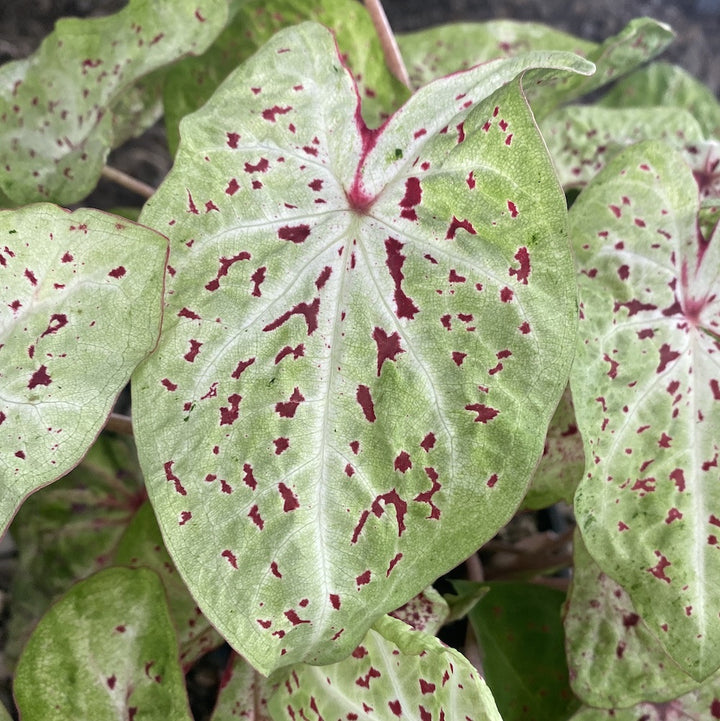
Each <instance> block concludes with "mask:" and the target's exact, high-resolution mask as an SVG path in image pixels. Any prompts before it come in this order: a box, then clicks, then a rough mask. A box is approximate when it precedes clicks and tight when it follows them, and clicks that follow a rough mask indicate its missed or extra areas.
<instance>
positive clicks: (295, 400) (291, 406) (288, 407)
mask: <svg viewBox="0 0 720 721" xmlns="http://www.w3.org/2000/svg"><path fill="white" fill-rule="evenodd" d="M304 400H305V396H303V394H302V393H301V392H300V390H299V388H298V387H297V386H296V387H295V390H293V392H292V395H291V396H290V400H289V401H287V402H286V403H282V402H280V403H276V404H275V412H276V413H277V414H278V415H279V416H280V417H281V418H294V417H295V411H297V409H298V406H299V405H300V404H301V403H302V402H303V401H304Z"/></svg>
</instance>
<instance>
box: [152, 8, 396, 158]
mask: <svg viewBox="0 0 720 721" xmlns="http://www.w3.org/2000/svg"><path fill="white" fill-rule="evenodd" d="M304 20H314V21H315V22H318V23H320V24H322V25H325V26H327V27H328V28H331V29H332V30H333V32H334V33H335V37H336V40H337V44H338V48H339V49H340V52H341V53H342V57H343V62H344V63H345V64H346V65H347V67H348V68H349V69H350V71H351V72H352V73H353V75H354V76H355V79H356V81H357V83H358V92H359V93H360V97H361V98H362V114H363V118H364V119H365V122H366V123H367V124H368V125H369V126H370V127H372V128H374V127H377V126H378V125H380V123H381V122H382V121H383V120H385V119H387V117H388V116H389V115H390V114H391V113H392V112H393V111H394V110H396V109H397V108H398V107H399V106H400V105H401V104H402V102H403V101H404V100H406V99H407V97H408V96H409V92H408V90H407V89H406V88H405V87H404V86H403V85H402V84H401V83H400V82H399V81H398V80H396V79H395V78H394V77H393V75H392V74H391V73H390V71H389V70H388V69H387V67H386V66H385V63H384V61H383V53H382V49H381V47H380V41H379V40H378V37H377V33H376V31H375V27H374V26H373V24H372V21H371V20H370V16H369V15H368V13H367V11H366V10H365V8H364V7H363V6H362V4H360V3H358V2H357V0H322V1H320V2H319V1H318V0H250V1H249V2H245V3H244V4H243V5H242V6H241V7H240V9H239V12H238V13H237V14H236V15H235V17H234V18H233V21H232V22H231V23H230V24H229V25H228V27H227V29H226V30H225V31H224V32H223V33H222V34H221V35H220V37H219V38H218V39H217V41H216V42H215V43H214V44H213V45H212V46H211V48H210V49H209V50H208V51H207V52H206V53H205V54H204V55H202V56H201V57H199V58H188V59H186V60H183V62H181V63H178V65H176V66H175V67H174V68H173V69H172V70H171V71H170V72H169V73H168V79H167V83H166V85H165V92H164V96H163V97H164V104H165V123H166V127H167V133H168V143H169V145H170V149H171V151H172V152H173V154H174V152H175V150H176V149H177V144H178V141H179V137H178V136H179V133H178V126H179V124H180V120H181V119H182V118H183V117H184V116H185V115H187V114H188V113H191V112H193V111H194V110H197V109H198V108H199V107H200V106H201V105H202V104H203V103H204V102H205V101H206V100H208V99H209V98H210V96H211V95H212V94H213V92H214V91H215V89H216V88H217V86H218V85H219V84H220V83H221V82H222V81H223V80H224V78H225V77H226V76H227V75H228V74H229V73H230V72H231V71H232V70H234V69H235V68H236V67H237V66H238V65H239V64H240V63H241V62H242V61H244V60H246V59H247V58H249V57H250V56H251V55H252V54H253V53H254V52H255V51H256V50H258V48H260V47H262V45H264V44H265V43H266V42H267V41H268V40H269V39H270V38H271V37H272V36H273V35H274V34H275V33H276V32H278V30H281V29H282V28H286V27H289V26H291V25H296V24H297V23H300V22H302V21H304Z"/></svg>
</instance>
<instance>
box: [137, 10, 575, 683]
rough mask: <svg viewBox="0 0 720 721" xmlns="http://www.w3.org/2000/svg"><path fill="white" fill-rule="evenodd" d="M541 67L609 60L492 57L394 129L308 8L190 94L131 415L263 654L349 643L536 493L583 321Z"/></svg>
mask: <svg viewBox="0 0 720 721" xmlns="http://www.w3.org/2000/svg"><path fill="white" fill-rule="evenodd" d="M545 65H547V66H549V67H551V68H558V70H552V69H551V70H549V71H548V72H549V74H551V75H559V74H561V73H562V72H565V71H563V70H562V69H563V68H566V69H571V70H572V69H579V70H581V71H583V72H586V71H587V70H588V66H587V64H586V63H585V62H584V61H582V60H581V59H579V58H576V57H575V56H572V55H567V54H556V55H553V54H539V55H533V56H529V55H526V56H523V58H522V59H519V60H516V59H509V60H501V61H497V62H495V63H490V64H488V65H485V66H482V67H480V68H477V69H475V70H472V71H469V72H467V73H459V74H456V75H453V76H451V77H450V78H448V79H447V80H443V81H440V82H438V83H435V84H431V85H430V86H427V87H426V88H424V89H423V90H421V91H419V92H418V93H416V94H415V95H414V96H413V98H411V100H410V101H408V103H407V104H406V105H405V106H403V108H402V109H401V110H400V111H398V112H397V113H396V114H395V115H394V116H393V117H392V118H391V119H390V121H389V122H388V123H387V124H386V125H384V126H383V127H382V129H380V130H378V131H375V132H373V131H370V130H369V129H368V128H367V127H366V126H365V125H364V124H363V123H362V119H361V118H360V114H359V112H358V97H357V93H356V88H355V86H354V83H353V81H352V77H351V76H350V75H349V74H348V72H347V71H346V70H345V69H344V68H343V67H342V64H341V63H340V59H339V58H338V55H337V50H336V46H335V41H334V38H333V36H332V35H331V34H330V33H329V32H328V31H327V30H325V29H324V28H322V27H320V26H318V25H314V24H310V23H306V24H303V25H300V26H297V27H296V28H293V29H290V30H285V31H282V32H280V33H278V34H277V35H275V36H274V37H273V39H272V40H271V41H270V42H269V43H268V45H266V46H265V47H264V48H263V49H262V50H261V51H260V52H259V53H257V54H256V55H255V56H253V57H252V58H251V59H250V60H248V61H247V63H245V64H244V65H243V66H241V67H240V68H239V69H238V70H237V71H236V72H235V73H233V74H232V75H231V76H230V77H229V78H228V79H227V80H226V81H225V83H224V84H223V85H222V86H221V87H220V88H219V89H218V91H217V92H216V94H215V95H214V96H213V98H212V100H211V101H209V102H208V103H207V104H206V105H205V106H204V107H203V108H202V109H201V110H199V111H198V112H197V113H194V114H193V115H191V116H188V117H187V118H186V119H185V120H183V123H182V128H181V130H182V133H181V135H182V138H183V139H182V141H181V145H180V149H179V151H178V155H177V158H176V162H175V165H174V169H173V171H172V172H171V173H170V175H169V176H168V178H167V180H166V181H165V183H164V184H163V186H162V187H161V188H160V189H159V190H158V192H157V193H156V195H155V196H154V197H153V198H152V199H151V200H150V202H148V204H147V205H146V206H145V209H144V211H143V214H142V216H141V218H142V220H143V222H144V223H146V224H148V225H151V226H152V227H158V228H163V229H165V230H167V232H168V233H169V234H170V235H171V236H172V250H171V257H170V261H169V263H170V268H171V269H172V270H169V273H170V278H169V286H168V289H169V293H168V306H167V310H166V318H167V321H166V323H165V326H164V330H163V337H162V340H161V342H160V344H159V346H158V349H157V352H156V353H155V354H153V356H152V358H151V359H149V360H148V362H147V363H146V364H144V365H143V366H142V368H140V369H139V370H138V372H137V373H136V375H135V376H134V378H133V394H134V395H133V404H134V405H133V409H134V412H135V419H136V426H135V431H136V438H137V441H138V444H139V448H140V449H141V450H140V456H141V463H142V465H143V469H144V472H145V477H146V481H147V484H148V493H149V495H150V497H151V501H152V503H153V507H154V508H155V511H156V515H157V517H158V521H159V523H160V526H161V528H162V530H163V536H164V537H165V538H166V540H167V545H168V550H169V552H170V554H171V555H172V557H173V559H174V561H175V563H176V564H177V567H178V569H179V570H180V572H181V574H182V575H183V577H184V578H185V579H186V581H187V583H188V585H189V587H190V588H191V591H192V593H193V595H194V597H195V598H196V600H197V601H198V604H199V606H200V607H201V608H202V610H203V612H204V613H205V614H206V615H207V617H208V618H209V620H210V621H211V622H212V623H213V624H214V625H215V626H216V627H217V628H218V629H219V630H220V632H221V633H222V634H223V636H224V637H225V638H227V639H228V641H229V642H230V643H231V645H232V646H233V647H234V648H235V649H236V650H237V651H238V652H239V653H242V655H243V656H245V658H247V659H248V660H249V661H250V662H251V663H252V664H253V666H255V667H256V668H257V669H258V670H259V671H261V672H262V673H269V672H270V671H271V670H273V669H274V668H276V667H279V666H283V665H289V664H291V663H294V662H297V661H299V660H307V661H311V662H313V663H330V662H333V661H336V660H338V659H341V658H343V657H345V656H347V654H349V653H350V652H351V651H352V650H353V648H355V647H356V646H357V644H358V643H359V642H360V640H361V639H362V637H363V635H364V633H365V631H366V629H367V627H368V626H369V625H370V624H372V623H373V621H374V620H375V619H376V618H378V617H380V616H381V615H382V614H384V613H386V612H389V611H391V610H393V609H394V608H397V607H398V606H399V605H401V604H403V603H405V602H407V601H408V600H409V599H410V598H412V597H413V596H414V595H416V594H417V593H419V592H420V591H422V589H423V588H425V587H426V586H427V585H428V584H429V583H431V582H432V581H433V580H434V579H435V578H436V577H437V576H438V575H440V574H441V573H443V572H445V571H447V570H449V569H450V568H452V567H453V566H455V565H456V564H457V563H459V562H460V561H461V560H463V559H464V558H466V557H467V556H468V555H470V553H472V552H473V551H474V550H476V549H477V548H478V547H479V546H480V545H482V543H483V542H484V541H485V540H487V539H488V538H489V537H491V536H492V535H493V534H494V533H495V532H496V531H497V529H498V528H500V527H501V526H502V525H504V523H505V522H506V520H507V518H508V517H509V516H510V515H511V514H512V513H513V512H514V511H515V509H516V508H517V506H518V505H519V503H520V501H521V499H522V497H523V495H524V493H525V489H526V485H527V483H528V481H529V477H530V474H531V472H532V470H533V469H534V467H535V464H536V462H537V460H538V458H539V456H540V454H541V452H542V444H543V439H544V436H545V429H546V428H547V424H548V422H549V420H550V416H551V414H552V409H553V408H554V407H555V405H556V404H557V401H558V398H559V396H560V394H561V393H562V390H563V388H564V386H565V383H566V374H567V372H568V366H569V363H570V354H571V351H572V345H573V344H574V325H575V322H576V320H575V288H574V277H573V276H574V270H573V267H572V261H571V258H570V256H569V252H568V248H567V246H566V244H565V236H564V225H565V199H564V196H563V195H562V193H561V191H560V188H559V186H558V185H557V182H556V180H555V176H554V172H553V170H552V166H551V164H550V160H549V158H548V156H547V154H546V150H545V146H544V143H543V141H542V138H541V137H540V135H539V134H538V132H537V129H536V126H535V123H534V120H533V118H532V115H531V113H530V111H529V109H528V107H527V104H526V102H525V100H524V97H523V95H522V92H521V86H520V80H519V75H520V74H521V73H522V72H523V71H524V70H525V69H527V68H528V67H537V66H545ZM510 435H512V438H513V444H514V452H513V453H512V454H508V453H507V452H506V448H505V441H504V439H506V438H507V437H509V436H510ZM450 488H452V492H449V490H450ZM428 544H432V545H433V547H434V548H435V549H438V550H437V552H435V553H433V554H432V556H430V557H428V554H427V552H426V549H427V548H428ZM406 568H407V569H408V570H404V569H406ZM238 608H241V609H242V613H240V612H239V611H238Z"/></svg>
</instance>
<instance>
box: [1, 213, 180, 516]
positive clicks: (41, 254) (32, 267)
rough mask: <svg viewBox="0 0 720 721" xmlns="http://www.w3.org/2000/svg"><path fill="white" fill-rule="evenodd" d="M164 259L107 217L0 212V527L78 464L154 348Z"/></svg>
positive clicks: (153, 240) (160, 241) (144, 233)
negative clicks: (30, 498) (35, 494)
mask: <svg viewBox="0 0 720 721" xmlns="http://www.w3.org/2000/svg"><path fill="white" fill-rule="evenodd" d="M166 257H167V240H166V238H164V237H163V236H161V235H160V234H159V233H156V232H155V231H152V230H150V229H149V228H144V227H142V226H139V225H136V224H134V223H131V222H129V221H126V220H123V219H120V218H117V217H115V216H112V215H108V214H107V213H101V212H98V211H93V210H76V211H75V212H74V213H67V212H66V211H64V210H62V208H58V207H55V206H52V205H45V204H43V205H36V206H27V207H25V208H21V209H19V210H7V211H2V212H0V459H2V461H1V465H0V529H4V528H5V527H6V526H7V524H8V523H9V522H10V520H11V518H12V516H13V514H14V513H15V511H16V509H17V507H18V506H19V505H20V503H21V501H22V499H23V498H24V497H25V496H27V495H28V494H29V493H31V492H32V491H34V490H36V489H37V488H40V487H41V486H45V485H47V484H48V483H51V482H52V481H54V480H56V479H58V478H60V477H61V476H63V475H64V474H65V473H67V472H68V471H69V470H70V469H72V468H73V467H74V466H75V465H77V463H78V462H79V461H80V459H81V458H82V457H83V455H84V454H85V452H86V451H87V450H88V448H89V447H90V445H91V444H92V443H93V441H94V440H95V438H96V437H97V435H98V433H99V432H100V429H101V428H102V426H103V424H104V423H105V421H106V419H107V417H108V415H109V414H110V410H111V408H112V404H113V402H114V400H115V398H116V397H117V395H118V394H119V393H120V391H121V390H122V388H123V387H124V386H125V384H126V383H127V382H128V379H129V378H130V374H131V373H132V371H133V370H134V369H135V366H137V364H138V363H139V362H140V361H141V360H142V359H143V358H144V357H145V356H146V355H147V354H148V353H149V352H150V351H151V350H152V349H153V347H154V345H155V343H156V342H157V338H158V335H159V332H160V321H161V316H162V290H163V273H164V264H165V260H166Z"/></svg>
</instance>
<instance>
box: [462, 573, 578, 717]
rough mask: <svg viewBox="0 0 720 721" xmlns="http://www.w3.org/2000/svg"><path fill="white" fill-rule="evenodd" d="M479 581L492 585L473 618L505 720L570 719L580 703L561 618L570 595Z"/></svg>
mask: <svg viewBox="0 0 720 721" xmlns="http://www.w3.org/2000/svg"><path fill="white" fill-rule="evenodd" d="M470 585H471V584H470V583H468V582H464V583H462V584H459V585H457V588H458V590H460V591H463V590H464V589H466V588H468V587H470ZM474 585H478V586H482V587H485V588H489V592H488V593H487V594H486V595H484V596H483V597H482V599H481V600H480V601H478V603H477V604H476V606H475V608H474V609H473V610H472V611H471V612H470V615H469V618H470V622H471V623H472V626H473V629H474V630H475V633H476V634H477V637H478V642H479V644H480V647H481V648H482V653H483V669H484V672H485V679H486V681H487V684H488V686H489V687H490V690H491V691H492V693H493V697H494V698H495V701H496V703H497V705H498V710H499V711H500V714H501V715H502V718H503V720H504V721H520V720H521V719H532V720H533V721H559V720H560V719H566V718H568V717H569V716H570V714H571V713H572V712H573V711H574V710H575V709H576V708H577V707H578V705H579V704H578V701H577V699H575V697H574V696H573V694H572V692H571V691H570V686H569V684H568V670H567V664H566V662H565V648H564V645H563V642H564V635H563V629H562V623H561V619H560V609H561V606H562V604H563V601H564V600H565V594H564V593H563V592H561V591H557V590H555V589H552V588H546V587H544V586H538V585H532V584H528V583H514V582H513V583H499V582H496V583H486V584H474Z"/></svg>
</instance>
